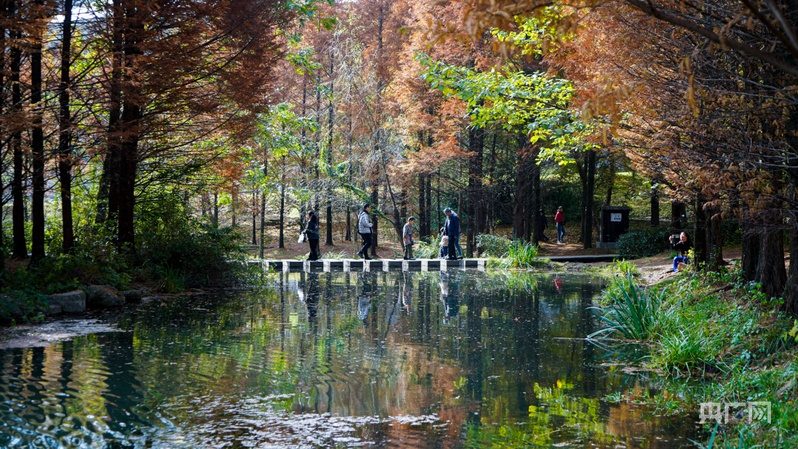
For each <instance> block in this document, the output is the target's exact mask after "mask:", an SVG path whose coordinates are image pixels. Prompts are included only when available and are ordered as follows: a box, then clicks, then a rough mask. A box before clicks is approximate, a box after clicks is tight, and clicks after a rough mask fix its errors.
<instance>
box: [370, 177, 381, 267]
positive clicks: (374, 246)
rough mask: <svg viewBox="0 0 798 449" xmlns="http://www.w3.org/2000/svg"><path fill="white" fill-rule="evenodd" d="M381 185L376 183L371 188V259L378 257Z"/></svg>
mask: <svg viewBox="0 0 798 449" xmlns="http://www.w3.org/2000/svg"><path fill="white" fill-rule="evenodd" d="M378 189H379V184H378V183H376V182H375V183H374V185H372V187H371V210H372V211H373V212H372V214H371V223H372V224H373V226H372V228H371V257H374V258H376V257H377V228H378V224H379V222H378V221H377V210H378V209H379V208H378V207H377V201H379V199H380V192H379V191H378Z"/></svg>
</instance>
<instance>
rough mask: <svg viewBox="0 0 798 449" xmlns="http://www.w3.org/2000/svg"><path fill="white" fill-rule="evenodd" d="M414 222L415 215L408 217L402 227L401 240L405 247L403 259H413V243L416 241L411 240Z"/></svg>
mask: <svg viewBox="0 0 798 449" xmlns="http://www.w3.org/2000/svg"><path fill="white" fill-rule="evenodd" d="M415 222H416V217H410V218H408V219H407V223H405V227H404V228H403V229H402V242H403V243H404V247H405V257H404V260H415V259H414V258H413V244H414V243H416V241H415V240H413V223H415Z"/></svg>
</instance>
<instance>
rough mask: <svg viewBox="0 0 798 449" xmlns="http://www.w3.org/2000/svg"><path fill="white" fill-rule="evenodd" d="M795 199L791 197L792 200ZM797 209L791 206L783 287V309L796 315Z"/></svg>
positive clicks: (797, 286)
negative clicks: (788, 247)
mask: <svg viewBox="0 0 798 449" xmlns="http://www.w3.org/2000/svg"><path fill="white" fill-rule="evenodd" d="M794 200H795V199H793V201H794ZM797 217H798V210H796V209H795V208H793V210H792V217H791V218H792V220H790V230H789V233H790V271H789V273H788V275H787V281H786V283H785V285H786V287H785V289H784V295H783V296H784V305H783V309H784V311H786V312H789V313H791V314H793V315H798V260H796V256H797V255H798V223H796V221H795V219H796V218H797Z"/></svg>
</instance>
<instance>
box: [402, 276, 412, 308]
mask: <svg viewBox="0 0 798 449" xmlns="http://www.w3.org/2000/svg"><path fill="white" fill-rule="evenodd" d="M410 277H411V274H410V273H408V272H407V271H405V272H403V273H402V308H403V309H405V311H406V312H407V314H408V315H410V312H411V311H412V309H413V285H412V283H411V279H410Z"/></svg>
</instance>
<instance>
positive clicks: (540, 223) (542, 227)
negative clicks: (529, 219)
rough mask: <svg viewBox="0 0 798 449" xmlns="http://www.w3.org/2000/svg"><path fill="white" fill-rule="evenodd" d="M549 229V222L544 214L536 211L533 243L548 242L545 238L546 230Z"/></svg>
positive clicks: (541, 210) (541, 211)
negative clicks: (536, 217)
mask: <svg viewBox="0 0 798 449" xmlns="http://www.w3.org/2000/svg"><path fill="white" fill-rule="evenodd" d="M548 227H549V221H548V220H547V219H546V212H544V211H543V209H540V210H539V211H538V219H537V221H535V235H534V236H533V238H534V239H535V243H537V242H539V241H541V240H543V241H544V242H548V241H549V238H548V237H546V228H548Z"/></svg>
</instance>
